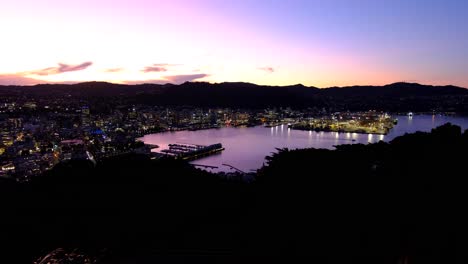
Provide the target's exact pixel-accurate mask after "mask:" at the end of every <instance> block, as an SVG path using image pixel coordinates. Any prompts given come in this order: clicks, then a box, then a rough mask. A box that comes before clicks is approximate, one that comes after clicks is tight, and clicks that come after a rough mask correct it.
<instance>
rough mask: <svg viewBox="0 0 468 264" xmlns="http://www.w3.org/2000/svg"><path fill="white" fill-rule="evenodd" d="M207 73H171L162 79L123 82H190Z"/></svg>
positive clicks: (201, 77)
mask: <svg viewBox="0 0 468 264" xmlns="http://www.w3.org/2000/svg"><path fill="white" fill-rule="evenodd" d="M208 76H209V75H208V74H185V75H171V76H164V77H163V79H151V80H140V81H125V82H124V83H125V84H129V85H135V84H144V83H154V84H166V83H173V84H181V83H184V82H192V81H195V80H198V79H203V78H205V77H208Z"/></svg>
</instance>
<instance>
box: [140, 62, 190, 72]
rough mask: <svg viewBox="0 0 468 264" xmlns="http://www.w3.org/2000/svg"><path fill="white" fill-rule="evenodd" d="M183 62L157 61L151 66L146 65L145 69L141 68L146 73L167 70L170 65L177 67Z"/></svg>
mask: <svg viewBox="0 0 468 264" xmlns="http://www.w3.org/2000/svg"><path fill="white" fill-rule="evenodd" d="M181 65H182V64H170V63H155V64H153V65H151V66H147V67H145V68H144V69H143V70H141V71H142V72H144V73H150V72H166V71H168V68H169V67H175V66H181Z"/></svg>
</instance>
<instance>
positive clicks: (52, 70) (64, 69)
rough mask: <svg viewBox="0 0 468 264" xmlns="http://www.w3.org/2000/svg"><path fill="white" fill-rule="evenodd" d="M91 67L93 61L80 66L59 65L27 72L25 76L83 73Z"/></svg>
mask: <svg viewBox="0 0 468 264" xmlns="http://www.w3.org/2000/svg"><path fill="white" fill-rule="evenodd" d="M91 65H93V63H92V62H91V61H87V62H83V63H81V64H78V65H70V64H65V63H59V65H58V67H49V68H45V69H42V70H37V71H30V72H26V73H25V75H39V76H47V75H55V74H60V73H65V72H73V71H82V70H85V69H87V68H88V67H89V66H91Z"/></svg>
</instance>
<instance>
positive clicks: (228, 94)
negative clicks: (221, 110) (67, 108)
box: [0, 82, 468, 111]
mask: <svg viewBox="0 0 468 264" xmlns="http://www.w3.org/2000/svg"><path fill="white" fill-rule="evenodd" d="M0 95H3V96H8V95H9V96H39V97H44V96H45V97H54V96H65V95H67V96H74V97H85V98H95V97H108V96H112V97H115V96H119V97H126V98H128V100H133V101H134V102H135V103H144V104H161V105H194V106H231V107H266V106H293V107H320V108H321V107H325V108H337V109H342V108H344V109H351V110H359V109H369V108H373V109H374V108H375V109H381V108H383V109H386V110H392V111H395V110H402V111H406V110H420V111H428V110H434V109H439V108H444V109H445V108H450V109H445V110H457V111H465V110H468V109H467V107H466V102H467V98H466V97H468V89H465V88H461V87H455V86H430V85H421V84H416V83H394V84H389V85H385V86H350V87H342V88H339V87H332V88H326V89H318V88H316V87H306V86H303V85H300V84H299V85H293V86H262V85H255V84H251V83H218V84H210V83H204V82H193V83H190V82H187V83H184V84H181V85H172V84H166V85H159V84H142V85H122V84H111V83H105V82H88V83H80V84H74V85H58V84H54V85H36V86H24V87H19V86H0ZM452 108H453V109H452Z"/></svg>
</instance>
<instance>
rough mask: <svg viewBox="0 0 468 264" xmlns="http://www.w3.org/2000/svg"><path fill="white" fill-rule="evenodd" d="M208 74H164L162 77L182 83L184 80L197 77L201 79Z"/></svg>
mask: <svg viewBox="0 0 468 264" xmlns="http://www.w3.org/2000/svg"><path fill="white" fill-rule="evenodd" d="M208 76H210V75H208V74H204V73H201V74H186V75H172V76H164V79H166V80H168V81H169V82H171V83H176V84H179V83H184V82H192V81H195V80H198V79H203V78H205V77H208Z"/></svg>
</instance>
